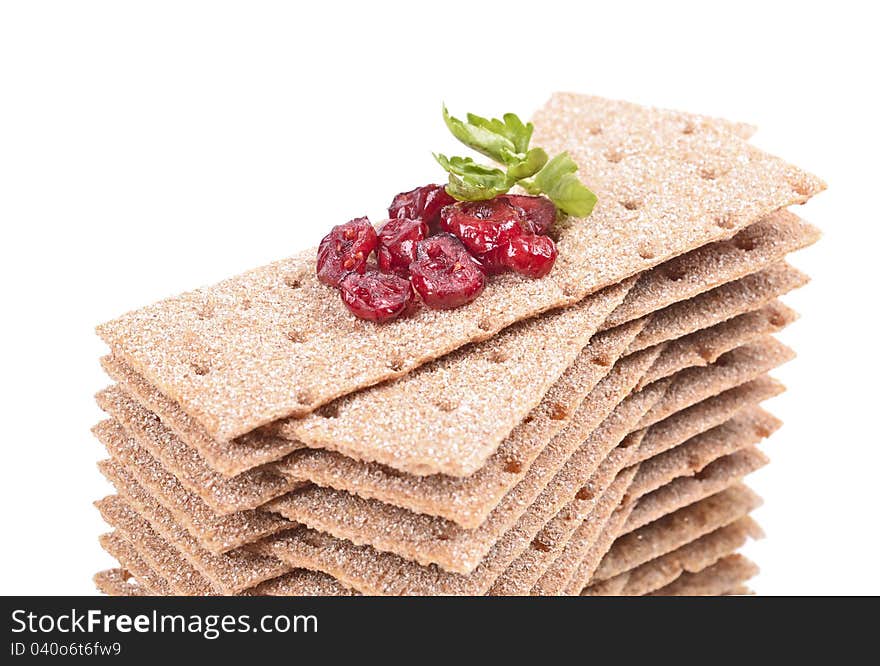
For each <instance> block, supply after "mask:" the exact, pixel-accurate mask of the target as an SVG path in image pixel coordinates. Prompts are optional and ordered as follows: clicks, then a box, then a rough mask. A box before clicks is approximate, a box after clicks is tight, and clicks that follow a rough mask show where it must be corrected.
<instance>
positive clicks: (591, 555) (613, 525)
mask: <svg viewBox="0 0 880 666" xmlns="http://www.w3.org/2000/svg"><path fill="white" fill-rule="evenodd" d="M634 505H635V503H634V502H633V501H627V502H626V503H625V504H624V503H622V504H621V505H620V506H619V507H618V510H617V511H615V512H614V513H613V514H612V515H611V517H610V518H609V519H608V520H606V521H605V524H604V525H603V527H602V531H601V532H600V533H599V536H598V537H596V538H594V539H589V538H588V539H587V540H586V542H585V544H584V545H583V546H581V550H584V549H585V550H586V552H585V553H584V557H583V559H582V560H581V561H580V563H579V564H577V565H575V566H574V567H567V568H566V569H565V571H566V572H567V573H568V576H567V577H566V580H565V582H564V585H563V588H562V589H563V590H564V592H565V594H567V595H569V596H577V595H578V593H579V591H580V590H581V589H582V588H583V583H582V581H584V580H586V581H589V580H590V579H591V578H592V576H593V573H594V572H595V571H596V567H598V566H599V562H600V561H601V560H602V556H603V555H604V554H605V553H607V552H608V549H609V548H611V544H612V543H613V542H614V537H615V535H616V534H617V533H618V532H619V531H620V528H621V527H622V526H623V525H624V524H626V521H627V519H628V518H629V514H630V513H632V510H633V506H634ZM578 536H580V534H578ZM557 594H558V592H557Z"/></svg>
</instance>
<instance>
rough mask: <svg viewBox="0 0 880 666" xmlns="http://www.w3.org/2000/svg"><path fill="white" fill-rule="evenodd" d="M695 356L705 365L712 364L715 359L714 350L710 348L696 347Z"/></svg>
mask: <svg viewBox="0 0 880 666" xmlns="http://www.w3.org/2000/svg"><path fill="white" fill-rule="evenodd" d="M697 354H699V356H700V358H701V359H703V360H704V361H705V362H706V363H712V362H713V361H714V360H715V358H716V354H715V350H714V349H712V348H710V347H698V348H697Z"/></svg>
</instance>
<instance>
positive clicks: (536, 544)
mask: <svg viewBox="0 0 880 666" xmlns="http://www.w3.org/2000/svg"><path fill="white" fill-rule="evenodd" d="M530 545H531V547H532V549H533V550H537V551H538V552H541V553H549V552H550V550H551V548H550V546H549V545H548V544H546V543H544V542H543V541H541V540H540V539H532V543H531V544H530Z"/></svg>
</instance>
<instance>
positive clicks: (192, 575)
mask: <svg viewBox="0 0 880 666" xmlns="http://www.w3.org/2000/svg"><path fill="white" fill-rule="evenodd" d="M95 506H96V507H97V508H98V511H100V512H101V517H102V518H103V519H104V520H105V521H106V522H107V524H108V525H110V526H111V527H113V528H114V529H115V530H116V532H117V533H118V534H119V535H120V536H121V537H122V538H124V539H125V540H126V541H127V542H128V543H129V544H131V546H132V547H133V548H134V550H135V551H136V553H137V555H138V556H139V557H140V558H141V559H142V560H143V561H144V562H145V563H146V564H147V565H148V566H149V567H150V568H151V569H152V570H153V571H154V572H155V573H156V574H157V575H159V576H161V577H162V578H164V579H165V581H166V582H167V584H168V586H169V587H170V588H171V590H172V591H173V592H174V594H176V595H179V596H205V595H210V594H215V593H216V591H215V590H214V588H213V587H212V586H211V585H210V583H208V581H207V580H205V577H204V576H202V574H200V573H199V572H198V571H196V569H195V568H194V567H193V566H192V565H191V564H189V563H188V562H186V561H185V560H183V559H181V558H180V557H179V553H178V552H177V551H176V550H175V549H174V548H172V547H171V546H170V545H168V543H167V542H166V541H165V540H164V539H163V538H162V537H160V536H159V535H158V534H156V533H155V532H154V531H153V530H152V528H151V527H150V525H149V523H147V522H146V521H145V520H143V519H142V518H141V517H140V516H138V515H137V514H136V513H135V512H134V511H132V510H131V508H129V507H128V506H127V505H126V504H125V503H124V502H123V501H122V500H120V499H119V497H118V496H116V495H110V496H108V497H105V498H104V499H102V500H99V501H97V502H95Z"/></svg>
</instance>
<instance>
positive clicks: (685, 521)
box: [591, 484, 761, 584]
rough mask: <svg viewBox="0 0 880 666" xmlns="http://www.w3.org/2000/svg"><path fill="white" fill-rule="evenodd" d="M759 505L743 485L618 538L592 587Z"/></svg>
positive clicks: (597, 573)
mask: <svg viewBox="0 0 880 666" xmlns="http://www.w3.org/2000/svg"><path fill="white" fill-rule="evenodd" d="M760 505H761V498H760V497H758V496H757V495H756V494H755V493H754V492H753V491H751V490H750V489H749V488H747V487H746V486H744V485H742V484H737V485H734V486H732V487H730V488H728V489H726V490H723V491H721V492H719V493H716V494H714V495H710V496H709V497H707V498H705V499H703V500H700V501H699V502H695V503H693V504H691V505H689V506H686V507H683V508H681V509H678V510H676V511H673V512H672V513H669V514H667V515H665V516H663V517H661V518H659V519H658V520H655V521H654V522H652V523H649V524H648V525H645V526H644V527H641V528H639V529H638V530H635V531H633V532H630V533H629V534H626V535H623V536H621V537H618V538H617V539H616V540H615V541H614V545H613V546H612V547H611V549H610V550H609V551H608V552H607V554H606V555H605V556H604V557H603V558H602V563H601V564H600V565H599V568H598V569H597V570H596V573H595V574H594V576H593V579H592V581H591V584H596V583H600V582H602V581H605V580H608V579H609V578H614V577H615V576H619V575H620V574H622V573H624V572H626V571H630V570H632V569H635V568H636V567H639V566H641V565H642V564H645V563H646V562H650V561H653V560H655V559H657V558H658V557H661V556H663V555H666V554H667V553H671V552H673V551H675V550H676V549H678V548H681V547H683V546H685V545H686V544H689V543H691V542H693V541H694V540H695V539H698V538H700V537H702V536H704V535H706V534H710V533H712V532H714V531H716V530H718V529H720V528H722V527H724V526H726V525H730V524H731V523H733V522H735V521H737V520H739V519H740V518H742V517H743V516H745V515H747V514H748V513H750V512H752V511H754V510H755V509H756V508H758V507H759V506H760Z"/></svg>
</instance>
